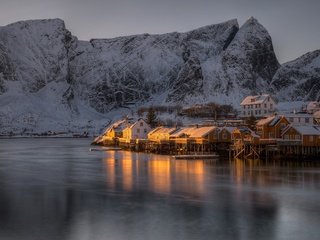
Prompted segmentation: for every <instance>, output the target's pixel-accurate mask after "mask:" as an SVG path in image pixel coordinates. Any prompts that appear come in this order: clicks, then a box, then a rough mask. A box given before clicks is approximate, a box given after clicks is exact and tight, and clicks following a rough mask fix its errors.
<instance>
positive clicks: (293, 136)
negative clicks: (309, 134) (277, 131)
mask: <svg viewBox="0 0 320 240" xmlns="http://www.w3.org/2000/svg"><path fill="white" fill-rule="evenodd" d="M282 138H283V139H284V140H295V141H298V140H301V141H302V135H301V134H300V133H299V132H298V131H297V130H295V129H294V128H292V127H291V128H290V129H289V130H288V131H286V132H285V134H283V136H282Z"/></svg>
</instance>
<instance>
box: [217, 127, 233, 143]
mask: <svg viewBox="0 0 320 240" xmlns="http://www.w3.org/2000/svg"><path fill="white" fill-rule="evenodd" d="M218 140H219V142H231V140H232V134H231V133H230V132H229V131H228V130H227V129H222V130H221V131H220V132H219V139H218Z"/></svg>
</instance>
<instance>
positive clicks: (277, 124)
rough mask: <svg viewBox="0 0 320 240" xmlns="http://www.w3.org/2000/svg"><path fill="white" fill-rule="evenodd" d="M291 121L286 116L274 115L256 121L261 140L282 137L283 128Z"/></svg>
mask: <svg viewBox="0 0 320 240" xmlns="http://www.w3.org/2000/svg"><path fill="white" fill-rule="evenodd" d="M289 124H290V123H289V121H288V120H287V118H285V117H284V116H280V115H274V116H271V117H267V118H264V119H261V120H259V121H258V122H257V123H256V128H257V134H258V135H259V136H260V141H270V140H271V141H272V140H275V139H277V138H281V134H282V132H283V130H284V129H285V128H286V127H287V126H288V125H289Z"/></svg>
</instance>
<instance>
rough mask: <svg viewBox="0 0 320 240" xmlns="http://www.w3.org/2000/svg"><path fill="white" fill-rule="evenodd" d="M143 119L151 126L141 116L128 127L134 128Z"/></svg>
mask: <svg viewBox="0 0 320 240" xmlns="http://www.w3.org/2000/svg"><path fill="white" fill-rule="evenodd" d="M140 120H142V121H143V122H144V123H145V124H146V125H147V126H149V124H148V123H147V122H146V121H145V120H144V119H143V118H139V119H138V120H137V121H135V122H134V123H132V124H131V125H130V126H128V128H133V127H134V126H135V125H137V124H138V122H139V121H140Z"/></svg>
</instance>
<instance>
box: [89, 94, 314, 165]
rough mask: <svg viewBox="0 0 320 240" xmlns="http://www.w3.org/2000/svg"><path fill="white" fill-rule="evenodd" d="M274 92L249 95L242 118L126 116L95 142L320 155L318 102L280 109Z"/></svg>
mask: <svg viewBox="0 0 320 240" xmlns="http://www.w3.org/2000/svg"><path fill="white" fill-rule="evenodd" d="M276 107H277V104H276V102H275V101H274V100H273V98H272V96H270V95H268V94H261V95H257V96H247V97H246V98H245V99H243V101H242V102H241V104H240V108H241V110H240V112H239V114H238V115H239V117H238V118H228V117H225V118H224V119H212V121H205V122H204V123H201V124H190V125H189V126H177V125H175V126H170V127H169V126H163V125H161V126H154V127H152V126H151V125H150V124H149V123H148V120H145V119H143V118H139V119H136V120H134V119H132V118H129V117H125V118H124V119H121V120H118V121H116V122H114V123H112V124H111V125H110V126H108V127H107V128H106V129H105V130H104V132H103V133H102V134H101V135H100V136H98V137H97V138H96V139H95V140H94V142H93V144H98V145H103V146H108V147H114V149H127V150H132V151H143V152H150V153H159V154H170V155H176V156H179V155H183V156H200V157H201V156H213V154H219V155H220V156H226V157H233V158H240V159H266V158H270V157H278V158H299V159H301V158H303V157H307V158H310V157H317V156H320V103H319V102H310V103H309V104H308V105H307V106H306V108H305V109H303V111H300V112H298V111H295V112H292V113H285V114H282V113H279V112H276V109H277V108H276Z"/></svg>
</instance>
